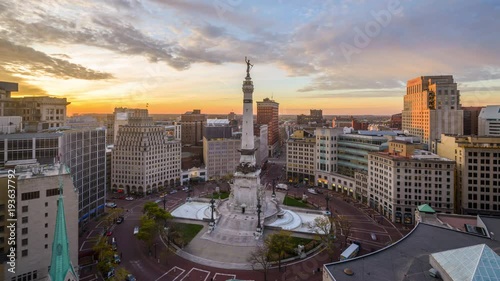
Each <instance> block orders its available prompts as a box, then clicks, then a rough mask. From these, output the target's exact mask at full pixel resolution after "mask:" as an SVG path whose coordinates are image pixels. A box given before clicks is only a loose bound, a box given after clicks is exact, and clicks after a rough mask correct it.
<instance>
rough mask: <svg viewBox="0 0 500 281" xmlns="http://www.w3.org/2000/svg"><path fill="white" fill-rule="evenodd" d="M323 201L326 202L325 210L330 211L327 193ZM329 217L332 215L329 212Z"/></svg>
mask: <svg viewBox="0 0 500 281" xmlns="http://www.w3.org/2000/svg"><path fill="white" fill-rule="evenodd" d="M325 201H326V210H327V211H330V208H329V207H328V201H330V196H329V195H328V193H327V194H326V196H325ZM331 215H332V213H331V212H330V216H331Z"/></svg>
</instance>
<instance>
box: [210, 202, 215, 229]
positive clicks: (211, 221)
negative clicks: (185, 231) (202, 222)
mask: <svg viewBox="0 0 500 281" xmlns="http://www.w3.org/2000/svg"><path fill="white" fill-rule="evenodd" d="M214 203H215V200H214V197H213V195H212V199H211V200H210V208H212V213H211V217H210V225H212V226H213V225H214V224H215V220H214V208H215V206H214Z"/></svg>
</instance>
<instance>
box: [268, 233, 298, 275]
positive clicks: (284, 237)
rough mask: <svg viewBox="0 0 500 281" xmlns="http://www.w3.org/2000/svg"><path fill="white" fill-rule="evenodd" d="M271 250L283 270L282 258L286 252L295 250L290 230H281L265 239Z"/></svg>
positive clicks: (279, 267)
mask: <svg viewBox="0 0 500 281" xmlns="http://www.w3.org/2000/svg"><path fill="white" fill-rule="evenodd" d="M265 243H266V244H267V246H268V247H269V250H270V252H271V253H272V254H273V255H274V256H275V257H277V258H278V269H279V270H280V271H281V260H282V259H283V257H284V256H285V253H286V252H290V251H292V250H293V244H292V236H291V233H290V231H286V230H280V231H279V232H277V233H273V234H271V235H269V236H268V237H267V239H266V241H265Z"/></svg>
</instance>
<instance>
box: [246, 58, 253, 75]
mask: <svg viewBox="0 0 500 281" xmlns="http://www.w3.org/2000/svg"><path fill="white" fill-rule="evenodd" d="M245 62H246V63H247V77H250V69H252V67H253V64H251V63H250V60H249V59H247V57H245Z"/></svg>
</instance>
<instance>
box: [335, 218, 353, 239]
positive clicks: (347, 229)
mask: <svg viewBox="0 0 500 281" xmlns="http://www.w3.org/2000/svg"><path fill="white" fill-rule="evenodd" d="M335 223H336V226H337V227H338V228H339V229H340V231H341V233H342V235H344V244H347V239H348V238H349V236H350V235H351V227H352V224H351V222H350V221H349V220H348V219H347V218H346V217H345V216H342V215H338V216H337V217H336V218H335Z"/></svg>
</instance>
